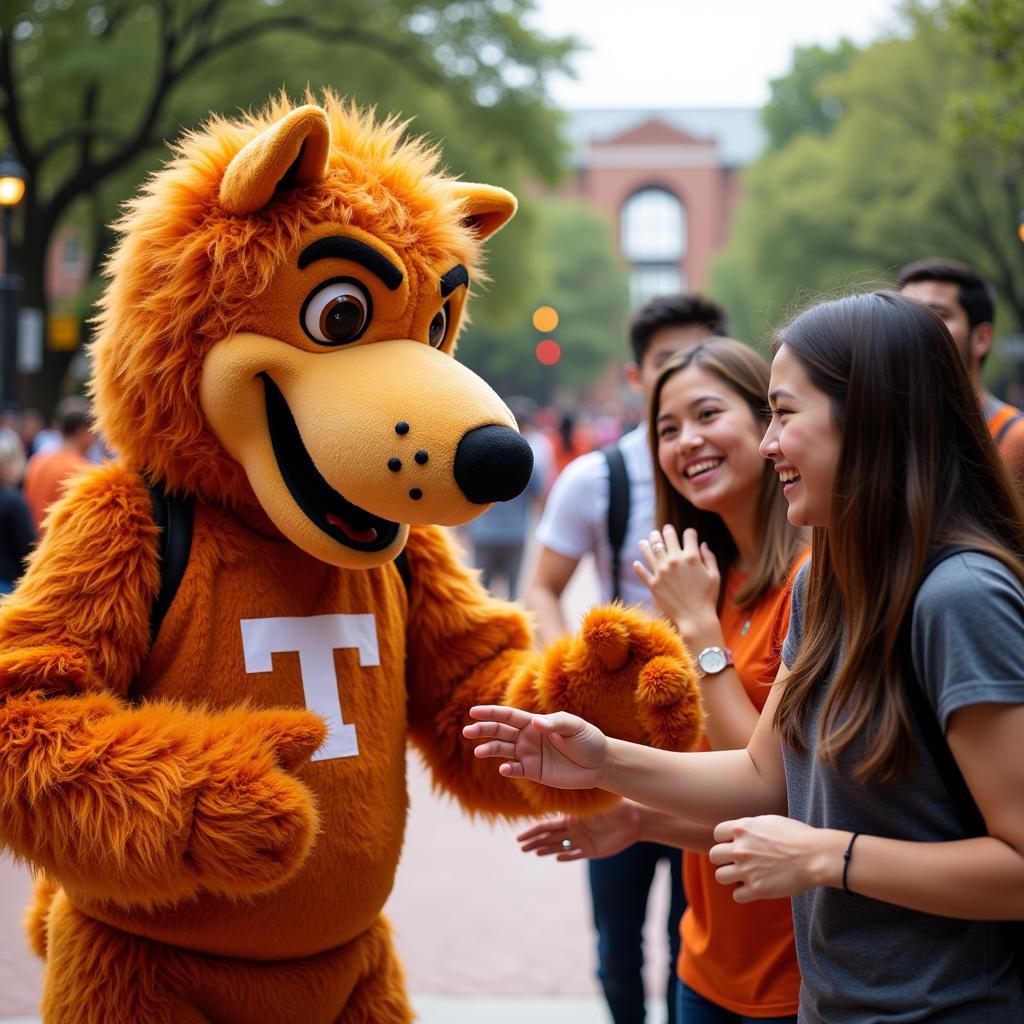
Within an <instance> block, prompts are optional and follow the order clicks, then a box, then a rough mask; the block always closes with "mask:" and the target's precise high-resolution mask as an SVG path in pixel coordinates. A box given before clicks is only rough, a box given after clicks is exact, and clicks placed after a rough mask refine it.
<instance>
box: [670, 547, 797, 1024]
mask: <svg viewBox="0 0 1024 1024" xmlns="http://www.w3.org/2000/svg"><path fill="white" fill-rule="evenodd" d="M805 557H806V556H802V557H801V558H800V559H799V560H798V561H797V563H796V565H795V566H794V568H793V570H792V572H791V573H790V576H789V579H788V580H787V582H786V583H785V584H784V585H783V586H781V587H778V588H776V589H775V590H772V591H769V592H768V593H767V594H766V595H765V596H764V597H762V598H761V600H760V601H759V602H758V604H757V607H756V608H755V609H754V610H753V612H752V613H750V614H749V615H748V614H747V613H746V612H745V611H743V610H742V609H740V608H737V607H736V605H735V604H734V603H733V597H734V596H735V594H736V593H738V591H739V590H740V588H741V587H742V586H743V584H744V582H745V580H746V576H745V574H742V573H737V572H730V573H729V575H728V577H727V578H726V582H725V601H724V603H723V606H722V615H721V622H722V633H723V635H724V637H725V645H726V646H727V647H729V648H731V649H732V653H733V658H734V659H735V662H736V671H737V672H738V673H739V677H740V680H741V681H742V683H743V688H744V689H745V690H746V692H747V696H748V697H749V698H750V701H751V703H752V704H753V705H754V707H756V708H757V709H758V710H759V711H760V710H761V708H763V707H764V703H765V701H766V700H767V699H768V693H769V690H770V684H771V682H772V681H773V680H774V679H775V676H776V674H777V672H778V669H779V662H780V659H781V656H782V642H783V640H785V638H786V631H787V630H788V629H789V595H790V589H791V587H792V582H793V579H794V577H795V575H796V571H797V569H798V568H799V567H800V565H801V564H802V563H803V561H804V558H805ZM708 685H709V686H714V681H713V680H712V681H711V682H710V683H709V684H708ZM701 748H702V749H704V750H710V749H711V746H710V744H709V743H708V742H707V738H706V737H705V738H704V739H702V741H701ZM683 879H684V881H685V886H686V898H687V901H688V906H687V908H686V913H685V914H683V920H682V923H681V924H680V926H679V931H680V934H681V936H682V946H681V949H680V953H679V965H678V969H679V977H680V978H681V979H682V980H683V982H684V983H685V984H687V985H688V986H689V987H690V988H692V989H693V990H694V991H695V992H697V993H699V994H700V995H702V996H704V998H705V999H710V1000H711V1001H712V1002H713V1003H717V1004H718V1005H719V1006H722V1007H724V1008H725V1009H726V1010H729V1011H731V1012H732V1013H736V1014H740V1015H742V1016H746V1017H760V1016H763V1017H784V1016H788V1015H790V1014H795V1013H796V1012H797V1004H798V1002H799V994H800V971H799V969H798V967H797V963H796V949H795V948H794V945H793V915H792V910H791V908H790V902H789V900H788V899H778V900H758V901H757V902H755V903H745V904H741V903H737V902H736V901H735V900H734V899H733V898H732V888H733V887H732V886H725V885H722V884H721V883H720V882H718V881H716V879H715V866H714V865H713V864H712V863H711V861H710V860H708V858H707V856H705V855H704V854H702V853H686V854H685V855H684V857H683Z"/></svg>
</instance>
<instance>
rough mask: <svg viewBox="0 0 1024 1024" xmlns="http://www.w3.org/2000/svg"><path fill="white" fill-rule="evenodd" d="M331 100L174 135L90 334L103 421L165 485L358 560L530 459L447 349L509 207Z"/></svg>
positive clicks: (334, 559) (490, 492)
mask: <svg viewBox="0 0 1024 1024" xmlns="http://www.w3.org/2000/svg"><path fill="white" fill-rule="evenodd" d="M404 127H405V126H404V124H401V123H399V122H396V121H395V120H394V119H389V120H387V121H385V122H383V123H377V122H375V121H374V119H373V117H372V115H371V114H370V113H366V112H361V111H359V110H357V109H355V108H354V107H352V106H346V105H344V104H342V103H341V102H339V101H338V100H337V99H336V98H335V97H334V96H332V95H330V94H328V95H326V96H325V98H324V104H323V106H322V107H320V106H316V105H313V104H312V103H311V102H309V103H307V104H306V105H304V106H298V107H292V105H291V104H289V103H288V102H287V101H286V100H285V99H283V98H282V99H279V100H278V101H277V102H275V103H273V104H272V105H271V106H270V107H269V108H268V109H267V110H266V111H265V112H263V113H261V114H259V115H254V116H248V117H245V118H244V119H241V120H237V121H226V120H213V121H212V122H210V123H209V124H208V125H207V126H206V127H205V128H204V129H203V130H201V131H199V132H196V133H193V134H190V135H188V136H187V137H186V138H185V139H184V140H183V141H182V142H181V144H180V145H179V146H178V148H177V150H176V154H175V157H174V159H173V160H172V161H171V162H170V163H169V164H168V166H166V167H165V168H164V169H162V170H161V171H159V172H157V173H156V174H155V175H153V177H152V178H151V179H150V180H149V182H148V183H147V184H146V186H145V188H144V189H143V191H142V194H141V195H140V196H139V197H138V198H137V199H135V200H134V201H133V202H132V203H130V204H129V206H128V208H127V211H126V213H125V215H124V217H123V218H122V219H121V220H120V222H119V224H118V228H119V230H120V232H121V240H120V243H119V245H118V247H117V249H116V251H115V253H114V255H113V257H112V258H111V260H110V263H109V266H108V268H107V274H108V276H109V278H110V281H109V285H108V288H107V290H106V293H105V295H104V298H103V301H102V304H101V313H100V317H99V320H98V331H97V335H96V340H95V343H94V345H93V358H94V364H95V373H94V384H93V390H94V397H95V401H96V411H97V418H98V421H99V425H100V428H101V430H102V431H103V433H104V435H105V436H106V438H107V439H108V440H109V442H110V444H111V445H112V447H113V448H114V449H115V450H116V451H117V452H118V453H119V455H121V456H122V457H123V458H124V459H125V460H126V461H127V462H128V463H130V464H131V465H133V466H134V467H136V468H137V469H138V470H139V471H140V472H141V473H143V475H145V476H146V477H148V478H149V479H151V480H158V481H161V482H162V483H163V484H164V486H165V487H166V488H167V489H168V490H172V491H177V492H179V493H183V494H191V495H193V496H195V497H197V498H199V499H201V500H204V501H208V502H214V503H219V504H224V505H228V506H232V507H235V508H238V509H240V510H244V509H246V508H248V509H250V510H252V511H257V509H256V506H259V507H260V508H262V510H263V512H264V513H265V514H266V516H267V517H268V518H269V520H270V521H271V523H272V524H273V526H274V527H275V528H276V529H277V530H279V531H280V532H281V533H283V534H284V535H285V536H286V537H287V538H289V539H290V540H291V541H292V542H293V543H294V544H296V545H298V546H299V547H300V548H302V549H304V550H305V551H307V552H309V553H310V554H312V555H314V556H315V557H317V558H319V559H321V560H323V561H326V562H329V563H332V564H335V565H339V566H345V567H351V568H368V567H370V566H374V565H379V564H382V563H383V562H386V561H388V560H390V559H392V558H394V557H395V555H396V554H397V553H398V552H399V551H400V550H401V548H402V546H403V545H404V543H405V539H406V536H407V535H408V526H409V524H411V523H439V524H448V525H451V524H457V523H463V522H467V521H469V520H470V519H472V518H473V517H474V516H476V515H478V514H479V513H480V512H481V511H483V509H484V508H486V507H487V505H489V504H490V503H491V502H494V501H501V500H507V499H508V498H511V497H513V496H515V495H516V494H518V493H519V492H520V491H521V490H522V489H523V488H524V487H525V486H526V483H527V481H528V479H529V475H530V470H531V466H532V456H531V454H530V450H529V446H528V445H527V443H526V442H525V441H524V440H523V439H522V438H521V437H520V436H519V434H518V433H517V432H516V431H515V429H514V428H515V420H514V418H513V417H512V414H511V413H510V412H509V411H508V409H507V408H506V407H505V405H504V404H503V403H502V402H501V400H500V399H499V398H498V396H497V395H496V394H495V393H494V392H493V391H492V390H491V389H490V388H489V387H488V386H487V385H486V384H485V383H484V382H483V381H482V380H480V378H479V377H477V376H476V375H475V374H473V373H472V372H471V371H470V370H468V369H467V368H466V367H464V366H461V365H460V364H459V363H457V362H456V361H455V360H454V359H453V358H452V351H453V349H454V347H455V340H456V336H457V334H458V331H459V327H460V325H461V324H462V322H463V320H464V315H465V305H466V298H467V295H468V292H469V290H470V287H471V285H472V283H473V281H474V280H475V279H479V276H480V270H479V264H480V243H481V242H482V241H483V239H485V238H487V237H488V236H489V235H491V234H493V233H494V232H495V231H497V230H498V229H499V228H500V227H501V226H502V225H503V224H504V223H505V222H506V221H507V220H508V219H509V218H510V217H511V216H512V214H513V213H514V212H515V205H516V204H515V199H514V198H513V197H512V196H511V195H510V194H509V193H507V192H505V191H503V190H502V189H499V188H494V187H491V186H486V185H472V184H467V183H464V182H460V181H456V180H454V179H452V178H449V177H446V176H444V175H443V174H442V173H441V172H440V171H439V169H438V154H437V152H436V151H435V150H433V149H431V148H429V147H427V146H426V145H424V144H423V143H422V142H419V141H404V140H403V131H404Z"/></svg>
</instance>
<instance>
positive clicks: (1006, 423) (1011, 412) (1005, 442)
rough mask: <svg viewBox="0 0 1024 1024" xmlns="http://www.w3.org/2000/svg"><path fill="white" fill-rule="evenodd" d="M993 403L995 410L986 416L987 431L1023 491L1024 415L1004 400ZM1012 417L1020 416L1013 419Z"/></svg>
mask: <svg viewBox="0 0 1024 1024" xmlns="http://www.w3.org/2000/svg"><path fill="white" fill-rule="evenodd" d="M994 404H995V411H994V412H993V413H992V414H991V415H990V416H988V417H987V421H988V432H989V433H990V434H991V435H992V439H993V440H994V441H995V442H996V444H997V445H998V446H999V454H1000V455H1002V457H1003V462H1005V463H1006V468H1007V469H1008V470H1009V471H1010V476H1012V477H1013V480H1014V483H1016V485H1017V487H1018V489H1019V490H1020V491H1021V492H1022V493H1024V415H1022V414H1021V411H1020V409H1017V408H1015V407H1014V406H1012V405H1007V404H1006V403H1005V402H998V401H997V402H995V403H994ZM987 411H988V407H987V406H986V412H987ZM1014 417H1020V418H1019V419H1016V420H1015V419H1014ZM1011 421H1012V422H1011Z"/></svg>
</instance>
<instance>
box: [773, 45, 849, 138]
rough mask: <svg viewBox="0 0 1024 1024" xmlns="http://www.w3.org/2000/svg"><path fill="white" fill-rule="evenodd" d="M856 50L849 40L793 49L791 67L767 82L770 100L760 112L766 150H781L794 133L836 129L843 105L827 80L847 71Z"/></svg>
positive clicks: (813, 133)
mask: <svg viewBox="0 0 1024 1024" xmlns="http://www.w3.org/2000/svg"><path fill="white" fill-rule="evenodd" d="M857 52H858V50H857V47H856V46H855V45H854V44H853V43H852V42H850V40H849V39H841V40H840V41H839V42H838V43H837V44H836V46H835V48H834V49H831V50H830V49H828V48H827V47H824V46H818V45H814V46H798V47H797V48H796V50H794V51H793V67H792V68H791V69H790V71H789V72H788V74H785V75H783V76H782V77H781V78H775V79H772V81H771V82H770V83H769V86H770V88H771V99H770V100H769V101H768V103H767V104H766V105H765V107H764V108H763V109H762V111H761V121H762V123H763V124H764V127H765V130H766V131H767V133H768V149H769V150H771V151H775V150H779V149H782V148H783V147H784V146H785V145H787V144H788V143H789V142H790V141H791V140H792V139H794V138H795V137H796V136H797V135H801V134H804V133H807V134H810V135H828V134H829V133H830V132H831V131H832V129H833V128H835V126H836V122H837V121H838V120H839V117H840V116H841V114H842V112H843V106H842V103H841V101H840V100H839V98H838V97H837V96H836V95H835V94H834V92H833V90H832V89H830V88H829V82H830V79H831V76H833V75H835V74H838V73H839V72H840V71H845V70H846V68H847V67H848V66H849V64H850V62H851V61H852V60H853V58H854V56H855V55H856V54H857Z"/></svg>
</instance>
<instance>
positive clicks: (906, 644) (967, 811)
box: [900, 544, 988, 837]
mask: <svg viewBox="0 0 1024 1024" xmlns="http://www.w3.org/2000/svg"><path fill="white" fill-rule="evenodd" d="M971 550H973V549H972V548H970V547H968V546H967V545H965V544H952V545H950V546H949V547H945V548H942V549H941V550H939V551H936V552H935V553H934V554H933V555H932V556H931V557H930V558H929V559H928V561H927V562H926V563H925V567H924V572H923V573H922V574H921V583H919V584H918V587H917V590H916V591H915V592H914V598H913V600H912V601H911V603H910V608H911V610H910V612H909V613H908V614H907V617H906V618H905V619H904V620H903V625H902V627H901V630H900V645H901V652H902V661H903V684H904V687H903V689H904V693H905V694H906V697H907V704H908V706H909V709H910V714H911V717H912V718H913V720H914V722H915V723H916V724H917V727H918V731H919V732H920V734H921V738H922V740H924V743H925V746H926V747H927V748H928V752H929V753H930V754H931V756H932V760H933V761H934V762H935V767H936V768H937V769H938V772H939V775H940V776H941V778H942V782H943V785H944V786H945V787H946V792H947V793H948V794H949V798H950V800H951V801H952V804H953V810H954V811H955V812H956V816H957V819H958V820H959V822H960V826H961V828H962V829H963V830H964V832H965V833H966V834H967V835H968V836H971V837H974V836H985V835H988V829H987V828H986V827H985V819H984V818H983V817H982V815H981V811H979V810H978V805H977V804H976V803H975V802H974V797H973V796H971V791H970V789H968V787H967V783H966V782H965V781H964V777H963V775H962V774H961V773H960V768H959V766H958V765H957V763H956V759H955V758H954V757H953V754H952V752H951V751H950V749H949V744H948V743H947V742H946V737H945V735H944V734H943V732H942V727H941V726H940V725H939V720H938V718H937V717H936V715H935V709H934V708H933V707H932V704H931V701H930V700H929V699H928V694H927V693H926V692H925V689H924V687H923V686H922V685H921V680H920V679H919V678H918V675H917V670H916V669H915V668H914V654H913V648H912V645H911V628H912V624H913V615H914V613H913V608H914V602H915V601H916V600H917V592H918V591H919V590H920V589H921V584H923V583H924V581H925V580H926V579H927V578H928V575H929V574H930V573H931V571H932V570H933V569H934V568H935V567H936V566H937V565H939V564H940V563H941V562H944V561H946V559H947V558H952V557H953V556H954V555H959V554H962V553H963V552H965V551H971Z"/></svg>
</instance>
